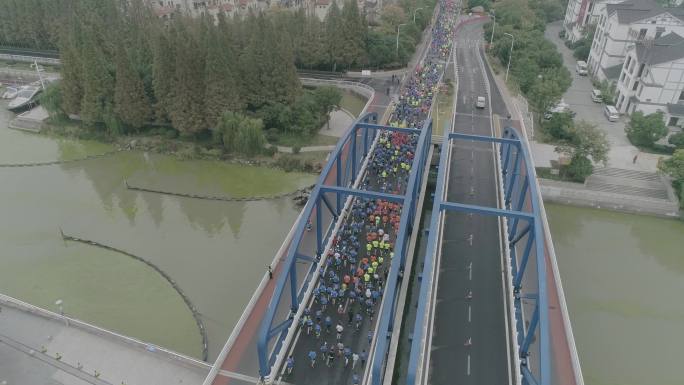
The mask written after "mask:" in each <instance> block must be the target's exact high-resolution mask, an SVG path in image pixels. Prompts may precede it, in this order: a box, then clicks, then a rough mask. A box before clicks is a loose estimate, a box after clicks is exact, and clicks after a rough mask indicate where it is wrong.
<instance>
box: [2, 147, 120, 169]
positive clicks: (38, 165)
mask: <svg viewBox="0 0 684 385" xmlns="http://www.w3.org/2000/svg"><path fill="white" fill-rule="evenodd" d="M120 151H124V150H123V149H119V150H113V151H107V152H103V153H101V154H95V155H88V156H86V157H83V158H77V159H68V160H51V161H48V162H33V163H4V164H0V167H40V166H53V165H57V164H66V163H74V162H82V161H85V160H92V159H98V158H104V157H107V156H110V155H114V154H116V153H117V152H120Z"/></svg>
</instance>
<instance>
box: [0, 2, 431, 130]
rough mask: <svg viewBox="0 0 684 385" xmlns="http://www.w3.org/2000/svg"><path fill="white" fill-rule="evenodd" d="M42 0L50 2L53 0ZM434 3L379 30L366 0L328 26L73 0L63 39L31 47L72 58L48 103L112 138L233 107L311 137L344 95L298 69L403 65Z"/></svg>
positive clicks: (59, 32) (205, 122)
mask: <svg viewBox="0 0 684 385" xmlns="http://www.w3.org/2000/svg"><path fill="white" fill-rule="evenodd" d="M30 1H32V2H34V5H35V6H36V7H39V8H40V7H44V9H48V8H45V7H48V6H49V3H50V2H49V1H47V2H44V1H43V0H30ZM57 1H61V0H57ZM10 3H11V4H15V3H14V2H13V1H11V2H10ZM8 4H9V3H8ZM424 4H428V5H434V0H404V1H403V2H401V3H400V5H396V4H395V5H390V6H388V7H386V8H385V9H384V10H383V12H382V19H381V22H380V23H379V24H378V25H373V26H368V25H367V23H366V18H365V16H364V15H363V14H362V13H361V12H360V11H359V9H358V7H357V2H356V1H355V0H347V2H346V3H344V6H343V7H342V9H340V8H339V7H338V6H337V5H336V3H333V6H331V9H330V11H329V14H328V16H327V18H326V20H325V23H323V22H321V21H320V20H319V19H318V18H317V17H316V16H309V15H307V14H306V13H305V12H304V11H298V12H292V11H289V10H272V11H268V12H264V13H259V14H254V13H249V14H248V15H247V16H246V17H244V18H241V17H235V18H230V17H227V16H226V15H224V14H221V13H220V14H218V15H217V17H216V18H214V17H213V16H208V15H203V16H201V17H198V18H190V17H184V16H183V15H181V14H176V15H174V17H173V18H171V19H170V20H160V19H158V18H157V17H156V16H154V14H153V13H152V12H151V9H150V8H149V7H148V6H147V5H146V4H145V3H144V1H143V0H130V1H121V2H118V1H113V0H73V1H70V2H68V5H64V8H63V9H62V10H61V12H58V13H56V14H55V15H54V18H56V19H59V20H61V23H60V27H59V28H56V29H55V32H54V36H56V37H57V38H56V39H54V40H49V41H48V40H46V41H43V40H36V41H35V42H32V43H30V44H26V45H27V46H29V47H36V48H39V47H42V46H49V45H50V44H53V43H54V44H55V46H56V47H57V48H58V49H59V52H60V54H61V58H62V81H61V83H60V85H59V88H58V89H52V90H49V91H48V92H46V93H45V97H44V99H45V100H44V104H45V105H46V106H47V107H48V108H50V109H51V110H52V111H53V112H56V113H59V114H62V115H71V114H75V115H79V116H80V118H81V119H82V121H83V122H84V123H85V125H87V126H104V127H106V128H107V130H108V131H109V132H110V133H112V134H117V133H120V132H126V131H131V130H139V129H140V128H142V127H143V126H146V125H148V124H149V123H155V124H170V125H171V126H173V127H174V128H175V129H176V130H177V131H178V132H180V133H181V134H183V135H186V136H196V135H198V134H202V133H203V132H205V131H206V130H208V129H212V128H215V127H216V126H217V124H218V123H219V121H220V120H221V117H222V116H223V115H224V113H226V112H227V111H232V112H236V113H244V114H247V115H249V116H252V117H255V118H261V119H262V121H263V123H264V124H265V127H264V128H265V129H272V128H277V129H279V130H282V131H288V130H292V131H297V132H300V133H311V132H312V131H313V130H314V129H317V128H318V127H320V123H321V117H322V116H326V114H327V112H329V110H330V107H331V104H330V102H331V100H334V99H335V98H332V99H331V98H330V95H325V93H314V94H309V93H306V92H303V91H302V88H301V85H300V83H299V80H298V77H297V73H296V65H299V66H301V67H306V68H314V69H343V68H344V69H349V68H365V67H366V66H368V65H370V64H369V63H373V64H375V65H384V64H387V63H390V62H395V63H396V62H397V59H398V56H397V55H396V53H395V52H394V45H395V41H394V38H395V37H394V36H395V31H396V29H397V28H398V25H399V24H403V23H406V22H407V21H408V20H407V19H408V16H407V14H406V12H405V11H404V9H405V8H404V7H406V9H417V8H418V6H419V5H424ZM411 7H413V8H411ZM429 9H430V8H425V7H424V9H423V10H422V12H414V14H415V16H416V22H415V23H410V25H407V26H406V27H404V28H402V31H401V32H402V39H401V43H402V44H401V46H402V51H401V52H402V55H403V56H401V58H404V59H405V58H407V57H408V54H406V52H408V51H409V50H408V49H406V48H405V47H406V46H411V47H414V46H415V43H416V42H417V40H418V37H419V36H420V30H421V29H422V27H424V26H425V25H427V23H428V22H429V19H430V16H431V12H430V11H429ZM36 28H37V27H36ZM3 34H4V35H3V37H6V36H9V35H7V34H6V33H5V32H3ZM48 35H49V36H53V35H52V34H48ZM388 36H391V37H390V38H389V40H388V38H387V37H388ZM39 41H40V43H38V42H39ZM378 41H379V42H378ZM407 41H408V43H406V42H407ZM43 44H44V45H43ZM382 46H384V47H385V48H384V49H383V48H382ZM387 46H391V47H392V49H388V48H387ZM388 51H389V52H391V54H388V53H387V52H388ZM316 125H318V127H316Z"/></svg>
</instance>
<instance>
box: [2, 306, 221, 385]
mask: <svg viewBox="0 0 684 385" xmlns="http://www.w3.org/2000/svg"><path fill="white" fill-rule="evenodd" d="M155 350H156V348H155V347H154V346H152V345H149V346H148V350H145V349H142V348H140V347H137V346H134V345H131V344H128V343H125V342H123V341H117V340H115V339H113V338H107V337H104V336H98V335H95V334H91V333H89V332H86V331H85V330H82V329H80V328H78V327H75V326H73V325H72V326H67V325H66V323H65V322H61V321H59V320H57V319H50V318H46V317H43V316H40V315H37V314H31V313H28V312H25V311H23V310H19V309H17V308H14V307H11V306H2V312H1V313H0V381H7V384H63V385H84V384H122V383H125V384H172V383H183V384H201V383H202V380H203V379H204V377H205V376H206V374H207V373H208V371H209V367H208V366H207V367H206V368H200V367H193V366H190V365H188V364H184V363H181V362H180V361H176V362H174V361H173V360H172V359H170V358H165V357H164V356H163V355H161V354H157V353H155ZM43 351H44V352H43ZM57 354H59V355H60V356H61V357H60V359H57V357H58V356H57ZM80 365H82V367H81V368H80V369H79V366H80ZM95 371H97V372H98V373H100V375H99V376H97V377H96V376H95Z"/></svg>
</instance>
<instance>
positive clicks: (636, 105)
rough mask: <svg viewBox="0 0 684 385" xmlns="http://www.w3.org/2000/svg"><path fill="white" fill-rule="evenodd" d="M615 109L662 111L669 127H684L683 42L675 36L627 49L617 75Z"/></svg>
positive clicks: (644, 111)
mask: <svg viewBox="0 0 684 385" xmlns="http://www.w3.org/2000/svg"><path fill="white" fill-rule="evenodd" d="M615 107H616V108H617V109H618V111H620V112H621V113H627V114H631V113H633V112H635V111H641V112H643V113H645V114H650V113H652V112H656V111H662V112H663V114H664V117H665V122H666V123H667V124H668V125H670V126H681V125H682V124H683V123H684V38H683V37H682V36H681V35H679V34H677V33H674V32H670V33H668V34H666V35H662V36H659V37H658V38H656V39H653V40H643V41H640V42H637V43H635V44H633V45H631V46H630V47H628V49H627V54H626V59H625V62H624V64H623V65H622V68H621V70H620V72H619V75H618V80H617V96H616V103H615Z"/></svg>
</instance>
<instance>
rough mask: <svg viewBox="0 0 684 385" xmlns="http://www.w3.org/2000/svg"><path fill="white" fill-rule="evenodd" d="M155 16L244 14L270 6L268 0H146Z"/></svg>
mask: <svg viewBox="0 0 684 385" xmlns="http://www.w3.org/2000/svg"><path fill="white" fill-rule="evenodd" d="M148 3H150V4H151V5H152V9H154V11H155V13H156V14H157V16H159V17H161V18H170V17H173V13H174V12H176V11H178V12H183V13H186V14H190V15H199V14H201V13H202V12H206V13H207V14H209V15H212V16H216V15H217V14H218V13H219V12H224V13H226V14H227V15H229V16H232V15H233V14H236V13H237V14H239V15H244V14H246V13H247V12H248V11H249V10H252V11H257V10H263V9H266V8H268V7H269V6H270V3H271V2H270V1H268V0H148Z"/></svg>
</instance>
